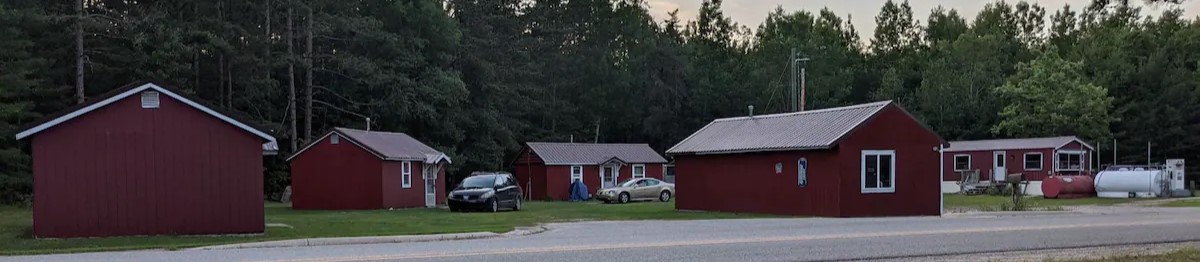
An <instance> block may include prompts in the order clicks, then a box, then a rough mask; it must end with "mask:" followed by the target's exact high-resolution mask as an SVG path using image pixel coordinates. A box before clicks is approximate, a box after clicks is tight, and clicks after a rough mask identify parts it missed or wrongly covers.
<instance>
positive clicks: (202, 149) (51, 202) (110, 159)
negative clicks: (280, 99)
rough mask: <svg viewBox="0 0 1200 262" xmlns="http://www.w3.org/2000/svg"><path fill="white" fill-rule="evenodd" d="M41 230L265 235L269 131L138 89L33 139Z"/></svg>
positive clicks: (36, 217) (36, 221)
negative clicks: (146, 101)
mask: <svg viewBox="0 0 1200 262" xmlns="http://www.w3.org/2000/svg"><path fill="white" fill-rule="evenodd" d="M31 143H32V147H33V176H34V191H33V192H34V199H35V201H34V202H33V234H34V235H35V236H39V237H97V236H125V235H176V234H233V233H260V232H263V201H262V197H263V191H262V190H263V185H262V183H263V177H262V172H263V167H262V158H263V156H262V143H263V141H262V140H261V138H259V137H257V136H255V135H253V134H250V133H248V132H246V131H245V130H242V129H240V128H238V127H235V126H233V125H230V124H229V123H226V122H224V121H221V120H219V119H217V118H215V117H213V116H211V115H208V114H207V113H204V112H201V111H199V110H197V109H194V108H192V107H190V106H188V105H186V104H183V103H182V102H180V101H178V100H175V99H173V98H171V97H169V96H165V95H163V96H160V107H159V108H156V109H144V108H141V102H140V99H139V96H138V95H134V96H130V97H128V98H125V99H123V100H120V101H117V102H115V103H113V104H110V105H108V106H105V107H101V108H99V109H97V110H95V111H92V112H90V113H88V114H85V115H83V116H81V117H79V118H76V119H72V120H70V121H67V122H65V123H62V124H59V125H58V126H55V127H52V128H50V129H47V130H45V131H42V132H41V133H39V134H36V135H34V136H33V138H32V142H31Z"/></svg>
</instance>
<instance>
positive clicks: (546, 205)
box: [0, 202, 763, 255]
mask: <svg viewBox="0 0 1200 262" xmlns="http://www.w3.org/2000/svg"><path fill="white" fill-rule="evenodd" d="M265 211H266V222H267V223H282V224H287V225H289V226H292V228H284V227H269V228H267V232H266V233H265V234H262V235H257V236H187V237H167V236H161V237H160V236H155V237H108V238H82V239H34V238H32V237H31V236H30V232H31V231H30V226H31V225H32V221H31V217H32V216H31V214H30V210H29V209H27V208H17V207H3V206H0V255H29V254H48V253H72V252H94V251H115V250H131V249H159V248H161V249H180V248H189V247H197V246H207V245H218V244H231V243H241V242H256V241H267V240H283V239H296V238H313V237H348V236H383V235H415V234H440V233H462V232H479V231H490V232H497V233H499V232H506V231H510V230H512V229H513V228H514V227H521V226H532V225H536V224H539V223H550V222H564V221H586V220H683V219H720V218H749V217H763V216H762V215H752V214H731V213H713V212H678V211H676V210H675V203H674V202H669V203H661V202H645V203H632V204H625V205H606V204H600V203H598V202H586V203H570V202H533V203H526V205H525V206H524V209H523V210H521V211H519V212H501V213H494V214H493V213H451V212H450V211H447V210H445V209H423V208H421V209H404V210H363V211H300V210H292V209H291V207H290V206H288V205H284V204H278V203H268V204H266V210H265Z"/></svg>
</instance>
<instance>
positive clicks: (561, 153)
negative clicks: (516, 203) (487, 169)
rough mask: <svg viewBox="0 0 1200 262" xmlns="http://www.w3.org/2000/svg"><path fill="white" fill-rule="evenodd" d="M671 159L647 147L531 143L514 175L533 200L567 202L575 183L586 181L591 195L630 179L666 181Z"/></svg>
mask: <svg viewBox="0 0 1200 262" xmlns="http://www.w3.org/2000/svg"><path fill="white" fill-rule="evenodd" d="M666 163H667V160H666V159H663V157H662V156H661V155H659V154H658V153H657V152H654V149H650V145H647V144H588V143H537V142H529V143H527V144H526V146H525V148H523V149H521V153H520V154H519V156H518V157H517V160H516V161H513V169H515V170H514V171H516V172H514V174H515V175H516V177H517V181H518V182H520V183H521V187H522V188H525V193H526V194H528V196H529V198H531V199H543V200H567V199H569V198H570V196H571V194H570V188H571V183H572V182H573V181H575V180H580V179H582V180H583V183H584V184H585V185H587V187H588V192H590V193H592V194H595V192H596V190H599V189H601V188H607V187H612V186H614V185H615V184H616V183H617V182H620V181H622V180H625V179H629V178H634V177H636V178H641V177H653V178H657V179H663V164H666Z"/></svg>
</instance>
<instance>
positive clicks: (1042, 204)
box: [944, 194, 1137, 211]
mask: <svg viewBox="0 0 1200 262" xmlns="http://www.w3.org/2000/svg"><path fill="white" fill-rule="evenodd" d="M944 200H945V202H944V204H945V207H946V210H947V211H965V210H980V211H1000V210H1001V208H1000V207H1001V206H1003V205H1011V204H1012V199H1011V198H1010V197H1009V196H993V195H972V196H967V195H958V194H946V195H944ZM1022 201H1024V202H1025V203H1026V205H1027V207H1029V210H1062V209H1063V207H1065V206H1082V205H1099V206H1105V205H1115V204H1121V203H1129V202H1133V201H1137V200H1134V199H1111V198H1074V199H1045V198H1042V197H1025V198H1023V199H1022Z"/></svg>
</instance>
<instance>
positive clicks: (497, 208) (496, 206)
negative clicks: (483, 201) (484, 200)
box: [488, 198, 500, 213]
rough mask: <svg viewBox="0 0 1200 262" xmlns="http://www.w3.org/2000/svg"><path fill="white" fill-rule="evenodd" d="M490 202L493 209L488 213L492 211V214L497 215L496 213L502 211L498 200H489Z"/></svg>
mask: <svg viewBox="0 0 1200 262" xmlns="http://www.w3.org/2000/svg"><path fill="white" fill-rule="evenodd" d="M488 202H490V203H492V204H491V206H492V207H491V209H489V210H488V211H492V213H496V212H498V211H500V203H499V202H500V201H496V199H495V198H493V199H491V200H488Z"/></svg>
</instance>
